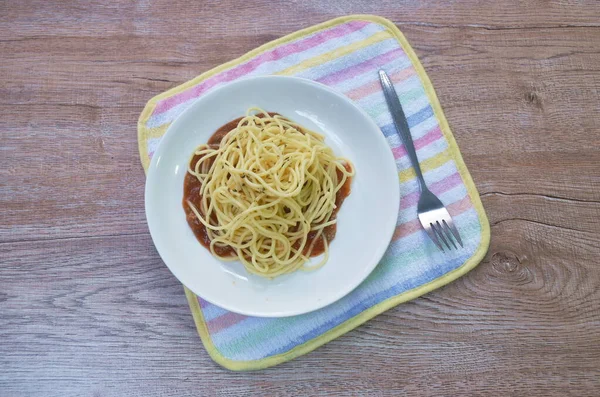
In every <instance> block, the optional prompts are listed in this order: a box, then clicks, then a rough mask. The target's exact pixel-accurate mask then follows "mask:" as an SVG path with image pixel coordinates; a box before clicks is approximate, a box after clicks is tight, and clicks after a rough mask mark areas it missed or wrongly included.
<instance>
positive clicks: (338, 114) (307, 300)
mask: <svg viewBox="0 0 600 397" xmlns="http://www.w3.org/2000/svg"><path fill="white" fill-rule="evenodd" d="M253 106H258V107H261V108H263V109H265V110H267V111H269V112H277V113H280V114H282V115H284V116H286V117H288V118H290V119H291V120H294V121H296V122H298V123H300V124H301V125H303V126H305V127H307V128H309V129H312V130H314V131H317V132H320V133H322V134H324V135H325V137H326V139H325V142H326V143H327V144H328V145H329V146H330V147H332V149H333V150H334V151H335V152H336V153H337V154H338V155H342V156H345V157H347V158H349V159H350V160H351V161H352V162H353V164H354V166H355V169H356V176H355V177H354V179H353V181H352V185H351V188H352V192H351V193H350V195H349V196H348V198H347V199H346V200H345V201H344V204H343V205H342V208H341V210H340V211H339V213H338V227H337V235H336V237H335V239H334V240H333V241H332V243H331V246H330V257H329V260H328V262H327V263H326V264H325V265H324V266H323V267H322V268H321V269H319V270H316V271H312V272H304V271H297V272H295V273H292V274H288V275H284V276H280V277H276V278H275V279H272V280H269V279H265V278H262V277H259V276H254V275H251V274H249V273H248V272H246V270H245V269H244V267H243V265H242V264H241V263H239V262H221V261H219V260H217V259H215V258H214V257H213V256H212V255H211V254H210V252H209V251H208V250H207V249H206V248H204V247H203V246H202V245H200V243H199V242H198V241H197V240H196V238H195V236H194V234H193V233H192V231H191V229H190V228H189V226H188V224H187V222H186V218H185V213H184V210H183V207H182V204H181V203H182V197H183V179H184V176H185V173H186V170H187V167H188V161H189V159H190V156H191V154H192V153H193V151H194V149H195V148H196V147H197V146H198V145H200V144H202V143H206V141H207V140H208V138H209V137H210V136H211V135H212V134H213V133H214V132H215V131H216V130H217V129H218V128H219V127H221V126H222V125H224V124H225V123H227V122H229V121H231V120H233V119H235V118H238V117H241V116H243V115H244V114H245V112H246V110H247V109H248V108H250V107H253ZM398 203H399V183H398V174H397V171H396V165H395V162H394V158H393V156H392V153H391V151H390V148H389V146H388V144H387V142H386V140H385V138H384V136H383V134H382V133H381V131H380V129H379V128H378V127H377V125H376V124H375V123H374V122H373V121H372V120H371V119H370V118H369V116H367V115H366V114H365V113H364V112H363V111H362V110H361V109H359V108H358V107H357V106H356V105H354V104H353V103H352V102H351V101H350V100H349V99H347V98H346V97H344V96H342V95H340V94H338V93H336V92H334V91H332V90H330V89H329V88H328V87H326V86H324V85H322V84H318V83H315V82H313V81H310V80H305V79H299V78H293V77H278V76H267V77H255V78H249V79H244V80H238V81H236V82H233V83H230V84H228V85H225V86H223V87H221V88H218V89H215V90H214V91H212V92H210V93H208V94H207V95H205V96H203V97H202V98H200V99H199V100H197V101H196V102H195V103H194V104H193V105H191V106H190V108H189V109H187V110H186V111H185V112H184V113H183V114H182V115H181V116H179V118H177V120H175V121H174V122H173V124H171V126H170V127H169V129H168V130H167V132H166V134H165V135H164V137H163V138H162V140H161V142H160V144H159V146H158V148H157V150H156V152H155V153H154V156H153V158H152V162H151V163H150V168H149V170H148V177H147V180H146V217H147V219H148V226H149V228H150V233H151V235H152V240H153V241H154V244H155V246H156V249H157V250H158V252H159V254H160V256H161V257H162V259H163V261H164V262H165V263H166V265H167V266H168V267H169V269H170V270H171V272H173V274H174V275H175V276H176V277H177V278H178V279H179V281H181V282H182V283H183V284H184V285H185V286H187V287H188V288H189V289H190V290H192V291H193V292H194V293H195V294H197V295H198V296H200V297H202V298H204V299H206V300H207V301H209V302H211V303H213V304H215V305H218V306H220V307H222V308H225V309H227V310H230V311H233V312H237V313H241V314H246V315H253V316H262V317H284V316H292V315H297V314H302V313H307V312H310V311H313V310H316V309H319V308H322V307H324V306H327V305H329V304H331V303H333V302H335V301H336V300H338V299H340V298H342V297H343V296H344V295H346V294H348V293H349V292H350V291H352V290H353V289H354V288H356V287H357V286H358V285H359V284H360V283H361V282H362V281H363V280H364V279H365V278H366V277H367V276H368V275H369V273H371V271H372V270H373V269H374V268H375V266H376V265H377V263H378V262H379V260H380V259H381V257H382V255H383V254H384V252H385V250H386V248H387V246H388V244H389V242H390V239H391V237H392V234H393V232H394V227H395V226H396V219H397V217H398V208H399V204H398ZM318 259H319V258H318V257H317V258H313V260H315V261H317V260H318Z"/></svg>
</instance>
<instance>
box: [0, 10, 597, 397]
mask: <svg viewBox="0 0 600 397" xmlns="http://www.w3.org/2000/svg"><path fill="white" fill-rule="evenodd" d="M265 9H269V10H270V12H268V13H265V12H264V11H265ZM350 13H375V14H379V15H383V16H386V17H388V18H390V19H392V20H393V21H394V22H395V23H397V24H398V25H399V26H400V28H401V29H402V31H403V32H404V33H405V35H406V36H407V38H408V39H409V41H410V42H411V44H412V45H413V47H414V48H415V50H416V52H417V53H418V55H419V57H420V58H421V61H422V63H423V65H424V67H425V69H426V70H427V72H428V74H429V76H430V78H431V80H432V81H433V83H434V85H435V87H436V90H437V93H438V96H439V97H440V101H441V103H442V106H443V107H444V110H445V112H446V116H447V118H448V120H449V122H450V125H451V127H452V129H453V131H454V134H455V136H456V139H457V141H458V143H459V145H460V147H461V150H462V153H463V156H464V158H465V161H466V163H467V165H468V166H469V169H470V171H471V173H472V175H473V177H474V180H475V182H476V185H477V187H478V189H479V191H480V193H481V196H482V200H483V203H484V206H485V208H486V211H487V213H488V215H489V218H490V223H491V225H492V243H491V247H490V251H489V252H488V255H487V256H486V259H485V260H484V261H483V262H482V263H481V264H480V265H479V266H478V267H477V268H476V269H475V270H473V271H472V272H470V273H469V274H468V275H466V276H465V277H463V278H461V279H459V280H457V281H455V282H453V283H452V284H450V285H448V286H446V287H444V288H441V289H439V290H437V291H435V292H433V293H430V294H428V295H426V296H424V297H422V298H419V299H417V300H415V301H412V302H409V303H407V304H404V305H400V306H399V307H396V308H394V309H392V310H390V311H388V312H386V313H384V314H382V315H380V316H378V317H377V318H375V319H373V320H371V321H369V322H368V323H366V324H365V325H363V326H361V327H359V328H358V329H356V330H355V331H352V332H350V333H349V334H347V335H345V336H343V337H341V338H339V339H337V340H335V341H333V342H331V343H329V344H327V345H325V346H323V347H322V348H319V349H318V350H317V351H315V352H313V353H310V354H308V355H306V356H303V357H301V358H299V359H296V360H294V361H292V362H289V363H285V364H283V365H280V366H277V367H275V368H272V369H269V370H265V371H262V372H259V373H232V372H229V371H227V370H224V369H222V368H221V367H219V366H218V365H216V364H214V363H213V362H212V361H211V359H210V358H209V357H208V355H207V354H206V352H205V351H204V349H203V347H202V346H201V343H200V341H199V339H198V337H197V334H196V330H195V328H194V325H193V320H192V317H191V314H190V312H189V309H188V307H187V304H186V301H185V296H184V294H183V290H182V288H181V286H180V284H179V283H178V282H177V280H176V279H175V278H174V277H173V276H172V275H171V274H170V273H169V271H168V269H167V268H166V267H165V266H164V264H163V263H162V262H161V260H160V258H159V257H158V255H157V253H156V251H155V249H154V247H153V245H152V242H151V239H150V237H149V235H148V232H147V227H146V223H145V218H144V211H143V187H144V174H143V171H142V168H141V166H140V164H139V159H138V152H137V143H136V121H137V117H138V116H139V112H140V111H141V110H142V108H143V106H144V104H145V102H146V101H147V100H148V99H149V98H150V97H152V96H153V95H156V94H158V93H160V92H162V91H164V90H166V89H168V88H170V87H172V86H174V85H176V84H179V83H181V82H184V81H186V80H188V79H190V78H192V77H194V76H195V75H197V74H198V73H200V72H202V71H205V70H208V69H210V68H212V67H214V66H217V65H218V64H220V63H222V62H225V61H228V60H230V59H233V58H235V57H237V56H240V55H242V54H243V53H245V52H246V51H248V50H251V49H252V48H254V47H256V46H257V45H260V44H263V43H265V42H267V41H269V40H272V39H275V38H277V37H280V36H282V35H284V34H287V33H291V32H293V31H295V30H297V29H300V28H303V27H307V26H309V25H311V24H314V23H318V22H321V21H324V20H327V19H329V18H332V17H335V16H339V15H345V14H350ZM272 15H277V16H278V17H277V18H272ZM599 65H600V3H598V2H597V1H591V0H588V1H578V2H572V1H559V0H555V1H542V0H534V1H528V2H523V1H517V0H509V1H505V2H487V3H486V2H481V1H475V0H470V1H451V2H448V1H443V0H434V1H428V2H419V1H411V0H402V1H392V0H384V1H380V2H367V1H350V0H344V1H341V2H325V1H317V0H313V1H306V2H295V1H293V2H289V1H288V2H277V1H269V2H267V1H265V0H254V1H244V2H241V1H240V2H238V1H233V0H228V1H222V2H192V1H183V0H177V1H169V2H167V1H152V2H150V1H139V2H111V1H92V0H90V1H82V2H78V1H72V0H66V1H62V2H46V1H23V2H2V3H0V76H2V82H1V83H0V120H2V127H1V128H0V131H1V138H2V143H1V145H0V208H1V211H2V212H1V214H2V215H1V221H0V261H1V265H0V395H2V396H25V395H27V396H37V395H39V396H67V395H91V396H122V395H128V396H154V395H156V396H166V395H181V396H191V395H223V396H237V395H256V396H264V395H287V396H295V395H313V394H321V395H332V396H333V395H335V396H338V395H347V396H355V395H369V396H387V395H403V394H413V395H414V394H417V395H431V396H439V395H465V394H466V395H494V396H497V395H524V396H532V395H540V396H541V395H543V396H551V395H556V396H564V395H577V396H595V395H597V394H598V390H600V344H599V343H598V342H599V341H600V304H599V302H600V272H599V271H598V270H599V266H600V264H599V261H598V258H599V257H600V233H599V232H598V219H600V172H599V171H598V170H599V169H600V168H599V165H600V151H599V150H598V148H600V127H599V125H600V123H599V121H600V120H599V117H600V116H599V115H600V66H599Z"/></svg>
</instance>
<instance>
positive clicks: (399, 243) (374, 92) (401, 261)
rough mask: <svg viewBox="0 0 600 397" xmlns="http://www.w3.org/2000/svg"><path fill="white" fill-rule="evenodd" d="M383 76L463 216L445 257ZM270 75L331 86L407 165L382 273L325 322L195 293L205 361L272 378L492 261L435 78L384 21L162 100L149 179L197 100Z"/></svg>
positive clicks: (302, 35) (250, 58)
mask: <svg viewBox="0 0 600 397" xmlns="http://www.w3.org/2000/svg"><path fill="white" fill-rule="evenodd" d="M380 68H383V69H385V70H386V71H387V72H388V74H389V75H390V78H391V80H392V82H393V83H394V86H395V88H396V91H397V93H398V95H399V96H400V100H401V102H402V106H403V108H404V112H405V114H406V116H407V118H408V124H409V126H410V130H411V133H412V136H413V138H414V141H415V148H416V149H417V154H418V157H419V160H420V162H421V167H422V168H423V172H424V175H425V179H426V181H427V184H428V186H429V187H430V188H431V190H432V191H433V192H434V193H435V194H436V195H438V197H439V198H440V199H441V200H442V202H443V203H444V204H445V205H446V206H447V208H448V211H449V212H450V214H451V215H452V217H453V219H454V221H455V223H456V225H457V227H458V230H459V231H460V234H461V237H462V239H463V241H464V243H465V246H464V248H463V249H460V250H458V251H453V252H446V253H442V252H440V251H439V250H438V249H437V248H436V247H435V245H434V244H433V242H432V241H430V239H429V237H428V236H427V234H426V233H425V232H424V231H423V230H422V228H421V226H420V224H419V221H418V219H417V208H416V204H417V199H418V196H419V191H418V185H417V182H416V180H415V174H414V172H413V170H412V168H411V166H410V162H409V159H408V157H407V156H406V152H405V149H404V147H403V146H402V144H401V142H400V140H399V137H398V135H397V134H396V132H395V130H394V127H393V124H392V119H391V116H390V113H389V111H388V108H387V106H386V102H385V99H384V96H383V92H382V91H381V87H380V85H379V80H378V75H377V70H378V69H380ZM271 74H278V75H289V76H298V77H303V78H307V79H311V80H314V81H318V82H320V83H323V84H326V85H328V86H329V87H331V88H333V89H334V90H336V91H338V92H341V93H343V94H344V95H346V96H347V97H349V98H350V99H352V100H353V101H355V102H356V103H357V104H358V105H359V106H360V107H362V108H363V109H364V110H365V111H366V112H367V113H368V114H369V115H370V116H371V117H372V118H373V120H375V122H376V123H377V125H378V126H379V127H380V128H381V131H382V133H383V134H384V135H385V137H386V138H387V141H388V143H389V145H390V148H391V150H392V152H393V154H394V157H395V159H396V165H397V166H398V175H399V178H400V192H401V201H400V203H399V204H400V213H399V216H398V221H397V227H396V231H395V233H394V237H393V240H392V243H391V244H390V246H389V248H388V250H387V252H386V254H385V256H384V257H383V259H382V260H381V262H380V263H379V265H378V266H377V268H376V269H375V271H374V272H373V273H372V274H371V275H370V276H369V277H368V278H367V280H366V281H364V282H363V283H362V284H361V285H360V286H359V287H358V288H356V289H355V290H354V291H353V292H351V293H350V294H349V295H347V296H346V297H344V298H343V299H341V300H339V301H338V302H336V303H334V304H332V305H330V306H327V307H325V308H323V309H321V310H318V311H316V312H312V313H308V314H305V315H300V316H294V317H286V318H258V317H248V316H243V315H239V314H236V313H232V312H229V311H227V310H224V309H222V308H220V307H218V306H215V305H212V304H210V303H208V302H206V301H204V300H202V299H201V298H199V297H197V296H196V295H194V294H193V293H192V292H191V291H189V290H187V289H186V295H187V297H188V301H189V304H190V308H191V310H192V313H193V315H194V319H195V322H196V325H197V327H198V332H199V334H200V337H201V339H202V342H203V343H204V346H205V347H206V350H207V351H208V352H209V354H210V355H211V357H212V358H213V359H214V360H215V361H217V362H218V363H219V364H221V365H223V366H224V367H226V368H229V369H232V370H251V369H260V368H266V367H268V366H272V365H276V364H278V363H281V362H284V361H287V360H290V359H292V358H295V357H297V356H299V355H302V354H305V353H307V352H309V351H311V350H313V349H315V348H317V347H318V346H321V345H323V344H324V343H327V342H328V341H330V340H332V339H334V338H336V337H338V336H340V335H342V334H344V333H346V332H348V331H350V330H351V329H353V328H355V327H357V326H359V325H360V324H362V323H364V322H365V321H367V320H369V319H370V318H372V317H374V316H376V315H377V314H379V313H382V312H384V311H385V310H387V309H389V308H391V307H393V306H395V305H397V304H399V303H401V302H405V301H407V300H410V299H413V298H416V297H418V296H420V295H422V294H425V293H427V292H429V291H432V290H434V289H435V288H438V287H440V286H442V285H444V284H447V283H449V282H451V281H452V280H454V279H456V278H458V277H460V276H461V275H463V274H465V273H466V272H468V271H469V270H471V269H472V268H473V267H475V266H476V265H477V264H478V263H479V262H480V261H481V259H482V258H483V256H484V255H485V252H486V251H487V248H488V245H489V239H490V230H489V224H488V221H487V218H486V215H485V212H484V210H483V207H482V205H481V201H480V199H479V195H478V193H477V190H476V188H475V186H474V185H473V181H472V179H471V177H470V175H469V172H468V170H467V168H466V166H465V164H464V162H463V160H462V157H461V155H460V152H459V150H458V147H457V145H456V142H455V141H454V138H453V136H452V132H451V131H450V127H449V126H448V123H447V121H446V118H445V116H444V113H443V112H442V109H441V107H440V104H439V102H438V99H437V97H436V95H435V92H434V90H433V87H432V86H431V83H430V81H429V78H428V77H427V75H426V73H425V71H424V70H423V67H422V66H421V64H420V62H419V60H418V58H417V56H416V55H415V53H414V51H413V50H412V49H411V47H410V45H409V44H408V42H407V41H406V39H405V38H404V36H403V35H402V33H401V32H400V31H399V30H398V28H397V27H396V26H395V25H394V24H393V23H392V22H390V21H388V20H386V19H383V18H380V17H375V16H370V15H356V16H349V17H343V18H337V19H334V20H331V21H329V22H326V23H323V24H320V25H316V26H313V27H311V28H308V29H305V30H302V31H299V32H296V33H294V34H291V35H289V36H286V37H283V38H281V39H279V40H276V41H273V42H271V43H268V44H266V45H263V46H261V47H259V48H257V49H256V50H254V51H251V52H249V53H248V54H246V55H244V56H242V57H241V58H238V59H236V60H234V61H231V62H229V63H226V64H224V65H221V66H219V67H217V68H215V69H212V70H210V71H208V72H206V73H204V74H202V75H200V76H198V77H197V78H195V79H194V80H191V81H189V82H187V83H185V84H183V85H180V86H178V87H176V88H173V89H171V90H169V91H167V92H165V93H163V94H161V95H158V96H157V97H155V98H153V99H152V100H150V102H148V104H147V105H146V108H145V109H144V111H143V112H142V114H141V116H140V119H139V122H138V138H139V147H140V156H141V160H142V163H143V165H144V168H145V169H147V168H148V165H149V163H150V159H151V158H152V154H153V153H154V151H155V150H156V147H157V145H158V143H159V142H160V139H161V136H162V135H163V134H164V133H165V131H166V129H167V128H168V126H169V124H170V123H171V122H173V120H175V118H176V117H177V116H179V115H180V114H181V113H182V112H183V111H184V110H185V109H187V108H188V107H189V106H190V105H191V104H192V103H193V102H194V100H195V99H197V98H198V97H200V96H202V95H203V94H205V93H207V92H208V91H210V90H212V89H214V88H217V87H219V86H222V85H223V84H226V83H228V82H230V81H233V80H235V79H238V78H241V77H248V76H261V75H271Z"/></svg>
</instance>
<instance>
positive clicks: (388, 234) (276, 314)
mask: <svg viewBox="0 0 600 397" xmlns="http://www.w3.org/2000/svg"><path fill="white" fill-rule="evenodd" d="M260 80H295V81H297V82H298V83H301V84H305V85H309V86H312V87H314V88H316V89H318V90H324V91H327V92H328V93H329V94H331V95H334V96H336V97H337V98H338V99H340V100H341V101H343V102H345V103H347V104H348V105H350V106H351V107H352V108H353V109H354V111H356V112H358V113H359V114H360V115H361V116H362V118H363V119H364V120H365V121H366V122H367V123H368V124H370V125H371V127H373V129H374V130H377V131H379V132H380V133H379V134H376V135H377V138H375V137H372V138H373V139H378V140H379V141H380V144H383V145H385V147H386V148H387V149H388V150H386V153H387V155H385V157H387V160H384V161H385V162H386V163H388V165H387V166H386V167H390V169H391V168H392V167H393V169H394V172H395V173H397V166H396V161H395V159H394V156H393V153H392V150H391V148H390V147H389V144H388V142H387V140H386V138H385V136H384V135H383V133H381V128H379V126H378V125H377V124H376V123H375V121H374V120H373V119H372V118H371V117H370V116H369V115H368V114H367V113H366V112H365V111H364V110H363V109H362V108H361V107H360V106H358V104H356V103H355V102H354V101H352V100H351V99H350V98H348V97H347V96H345V95H343V94H342V93H340V92H338V91H336V90H334V89H332V88H331V87H329V86H327V85H325V84H322V83H319V82H316V81H314V80H310V79H306V78H302V77H296V76H276V75H267V76H252V77H243V78H240V79H237V80H234V81H232V82H228V83H226V84H224V85H222V86H219V87H217V88H214V89H212V90H210V91H209V92H207V93H205V94H204V95H202V96H201V97H199V98H197V99H196V100H194V101H193V103H191V104H190V105H189V107H188V108H187V109H185V110H184V111H183V112H181V114H179V115H178V116H177V117H176V118H175V119H174V120H173V121H172V122H171V124H170V125H169V127H168V128H167V130H166V131H165V133H164V134H163V135H162V137H161V140H160V142H159V143H158V145H157V147H156V150H155V152H154V155H153V156H152V159H151V161H150V164H149V167H148V171H147V175H146V182H145V188H144V212H145V215H146V222H147V224H148V229H149V231H150V236H151V238H152V242H153V244H154V247H155V249H156V251H157V252H158V254H159V256H160V258H161V260H162V262H163V263H164V265H165V266H167V268H168V269H169V271H170V272H171V273H172V274H173V275H174V276H175V278H177V280H178V281H179V282H180V283H181V284H182V285H183V286H184V287H185V288H187V289H188V290H189V291H191V292H192V293H193V294H195V295H196V296H198V297H200V298H202V299H203V300H205V301H207V302H209V303H211V304H213V305H215V306H218V307H220V308H222V309H225V310H228V311H230V312H233V313H237V314H241V315H246V316H253V317H263V318H280V317H291V316H297V315H301V314H306V313H311V312H314V311H316V310H319V309H322V308H324V307H326V306H329V305H331V304H333V303H335V302H337V301H339V300H340V299H342V298H343V297H345V296H347V295H348V294H350V293H351V292H352V291H354V290H355V289H356V288H357V287H358V286H359V285H360V284H362V283H363V282H364V281H365V280H366V279H367V278H368V277H369V275H370V274H371V273H372V272H373V271H374V270H375V268H376V267H377V265H378V264H379V263H380V262H381V258H382V257H383V255H384V254H385V251H386V250H387V248H388V247H389V244H390V242H391V240H392V237H393V235H394V231H395V225H396V220H397V218H398V213H399V210H400V206H399V202H400V199H401V194H400V183H399V181H398V180H397V179H396V183H395V184H394V186H395V187H396V189H393V191H394V194H395V198H397V200H396V201H398V205H397V206H395V207H394V208H395V210H394V213H393V214H390V219H392V220H393V221H390V225H389V230H384V231H383V232H382V239H381V240H382V241H385V242H386V244H385V245H383V244H381V245H380V246H379V247H378V249H377V250H376V251H374V255H373V256H374V257H376V258H377V260H375V261H374V264H373V265H371V266H370V267H369V268H368V269H366V271H365V272H364V275H363V277H357V279H356V281H355V282H353V283H347V284H346V285H347V287H346V288H342V289H340V292H338V293H337V294H334V295H333V298H331V299H327V300H325V301H324V302H323V303H319V304H315V305H313V307H311V308H309V309H300V310H298V309H295V310H294V309H292V310H286V311H271V312H259V311H252V310H243V309H242V310H240V309H238V308H236V307H234V306H231V305H230V304H228V303H223V302H221V301H220V300H219V299H216V300H215V299H212V298H213V297H210V298H206V297H205V295H204V294H203V293H201V292H200V291H197V290H196V289H194V288H191V287H190V286H188V285H187V284H186V283H185V282H184V281H183V280H182V277H181V274H180V273H178V271H177V270H175V268H176V266H170V265H169V264H168V263H167V261H166V260H165V259H164V256H163V254H162V253H161V250H160V249H159V245H160V244H157V238H156V237H155V233H153V229H154V228H153V226H152V224H153V221H152V220H151V219H152V216H151V215H149V214H150V212H151V210H150V208H149V207H150V206H151V203H149V201H151V199H150V198H149V196H151V194H150V190H151V188H152V187H151V186H152V183H151V182H152V180H153V178H154V170H155V169H156V167H157V163H158V160H159V158H160V153H161V152H164V151H166V150H167V149H166V145H167V143H166V142H167V141H168V139H165V138H167V137H170V136H172V135H174V134H175V133H176V132H175V131H176V130H177V129H178V128H179V127H178V126H177V125H178V124H179V122H180V120H182V119H183V118H184V117H185V116H186V115H187V114H188V113H192V112H193V111H194V110H195V108H196V107H197V106H198V105H197V104H198V103H201V102H205V101H208V100H210V99H211V97H212V96H214V95H216V93H217V92H219V91H221V90H223V89H231V87H232V86H235V85H238V84H244V83H247V82H249V81H260ZM392 215H393V216H392ZM384 226H388V225H384Z"/></svg>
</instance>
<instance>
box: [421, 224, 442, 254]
mask: <svg viewBox="0 0 600 397" xmlns="http://www.w3.org/2000/svg"><path fill="white" fill-rule="evenodd" d="M423 229H425V231H426V232H427V234H428V235H429V238H430V239H431V241H433V242H434V244H435V245H436V246H437V247H438V248H439V249H440V250H441V251H442V252H444V247H443V246H442V245H441V244H440V242H439V241H438V238H437V236H436V235H435V232H434V231H433V230H432V228H431V226H430V225H427V224H425V225H423Z"/></svg>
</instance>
